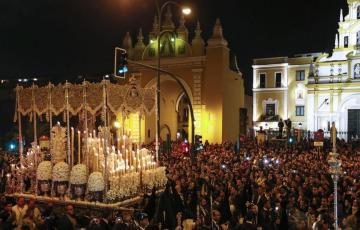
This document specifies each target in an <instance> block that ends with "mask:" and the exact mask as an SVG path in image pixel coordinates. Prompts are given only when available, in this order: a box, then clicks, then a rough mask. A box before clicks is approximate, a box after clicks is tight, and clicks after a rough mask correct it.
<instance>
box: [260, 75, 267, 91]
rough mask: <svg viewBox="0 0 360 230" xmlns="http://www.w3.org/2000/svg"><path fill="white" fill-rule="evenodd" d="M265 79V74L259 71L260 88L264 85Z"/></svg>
mask: <svg viewBox="0 0 360 230" xmlns="http://www.w3.org/2000/svg"><path fill="white" fill-rule="evenodd" d="M265 80H266V74H264V73H261V74H260V88H265V87H266V84H265Z"/></svg>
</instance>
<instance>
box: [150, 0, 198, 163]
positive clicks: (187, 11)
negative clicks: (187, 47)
mask: <svg viewBox="0 0 360 230" xmlns="http://www.w3.org/2000/svg"><path fill="white" fill-rule="evenodd" d="M154 1H155V5H156V10H157V16H158V31H157V52H158V53H157V54H158V56H157V69H158V70H157V81H156V105H157V106H156V111H155V113H156V137H155V150H156V162H158V161H159V137H160V58H161V55H160V38H161V35H162V33H161V24H162V17H161V16H162V13H163V12H164V9H165V8H166V7H167V6H168V5H175V6H177V7H178V8H180V9H182V13H183V14H185V15H189V14H190V13H191V9H190V8H188V7H181V5H180V4H178V3H177V2H174V1H166V2H165V3H163V4H162V5H161V6H160V4H159V0H154ZM189 100H190V98H189ZM192 135H194V134H192Z"/></svg>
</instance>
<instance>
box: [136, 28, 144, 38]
mask: <svg viewBox="0 0 360 230" xmlns="http://www.w3.org/2000/svg"><path fill="white" fill-rule="evenodd" d="M137 39H138V41H142V40H143V39H144V36H143V34H142V28H140V29H139V34H138V36H137Z"/></svg>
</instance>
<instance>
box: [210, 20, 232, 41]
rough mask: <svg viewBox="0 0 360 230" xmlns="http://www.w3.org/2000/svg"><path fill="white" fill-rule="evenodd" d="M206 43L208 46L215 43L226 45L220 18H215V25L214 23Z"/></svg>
mask: <svg viewBox="0 0 360 230" xmlns="http://www.w3.org/2000/svg"><path fill="white" fill-rule="evenodd" d="M208 44H209V45H210V46H212V45H213V46H217V45H222V46H227V45H228V42H227V41H226V39H225V38H224V36H223V30H222V26H221V22H220V19H219V18H217V19H216V22H215V25H214V29H213V34H212V36H211V38H210V39H209V41H208Z"/></svg>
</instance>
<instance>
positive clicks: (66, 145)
mask: <svg viewBox="0 0 360 230" xmlns="http://www.w3.org/2000/svg"><path fill="white" fill-rule="evenodd" d="M155 100H156V98H155V89H154V88H140V87H138V86H137V84H136V80H135V79H134V78H131V79H130V80H129V84H126V85H119V84H113V83H110V82H109V81H106V80H103V81H102V82H100V83H90V82H87V81H84V82H83V83H82V84H71V83H68V82H66V83H65V84H59V85H53V84H50V83H49V84H48V85H47V86H44V87H39V86H37V85H32V86H31V87H27V88H25V87H22V86H18V87H16V112H15V117H14V122H16V121H17V122H18V126H19V156H20V161H19V164H18V165H11V174H10V175H8V193H16V194H23V193H25V190H24V179H25V178H28V179H29V180H30V181H31V189H30V191H32V192H33V194H35V195H34V196H36V197H52V198H53V199H58V200H77V201H79V202H91V201H98V202H103V203H104V204H109V205H112V204H118V203H119V202H122V201H124V200H127V199H132V198H133V197H135V196H136V195H137V194H138V193H139V191H140V190H143V189H152V188H153V187H157V188H161V187H163V186H164V185H165V184H166V176H165V168H164V167H159V166H158V164H157V162H155V161H154V157H153V155H152V152H151V151H149V150H148V149H145V148H141V134H140V132H141V119H142V117H143V116H145V115H147V114H150V113H152V112H153V111H154V109H155V108H154V107H155V106H156V103H155V102H156V101H155ZM131 113H137V114H138V119H139V121H138V122H139V123H138V129H139V130H138V131H139V133H138V135H137V138H136V139H134V138H133V135H132V133H131V130H130V129H127V128H126V127H125V120H126V119H127V117H128V116H129V115H130V114H131ZM111 114H115V116H117V115H119V114H120V115H121V120H122V121H121V122H122V125H121V128H120V129H119V130H118V131H117V132H116V134H115V135H114V133H112V132H111V130H110V127H109V123H110V122H109V117H110V115H111ZM54 116H56V117H59V116H62V118H63V121H62V124H64V125H61V123H60V122H57V123H56V124H55V125H53V120H54V119H53V118H54ZM75 116H79V123H82V127H80V126H79V127H77V129H76V128H74V127H71V124H70V123H71V122H70V118H71V117H75ZM23 117H29V119H30V121H31V122H32V123H33V131H34V142H33V143H32V146H31V148H29V149H28V150H27V152H26V154H24V147H23V134H22V133H23V130H22V119H23ZM96 117H101V123H102V125H101V126H99V127H98V129H95V120H96ZM38 119H39V120H42V119H46V121H47V122H48V123H49V129H50V149H49V151H48V152H46V151H45V152H44V151H42V149H41V148H40V147H39V145H38V140H37V136H38V134H37V120H38ZM89 120H90V121H91V122H89ZM76 140H77V141H76Z"/></svg>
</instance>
